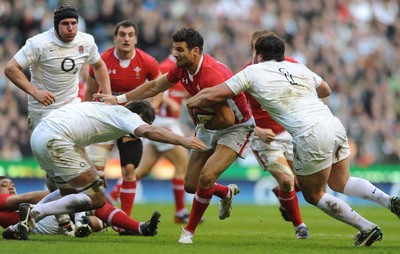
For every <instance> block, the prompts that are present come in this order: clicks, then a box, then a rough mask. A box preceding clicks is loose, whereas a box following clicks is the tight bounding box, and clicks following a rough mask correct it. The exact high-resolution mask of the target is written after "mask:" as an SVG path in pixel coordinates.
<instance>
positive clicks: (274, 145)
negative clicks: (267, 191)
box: [251, 131, 293, 171]
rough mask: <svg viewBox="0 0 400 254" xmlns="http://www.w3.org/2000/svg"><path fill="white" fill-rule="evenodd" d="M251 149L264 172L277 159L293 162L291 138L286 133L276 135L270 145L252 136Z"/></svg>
mask: <svg viewBox="0 0 400 254" xmlns="http://www.w3.org/2000/svg"><path fill="white" fill-rule="evenodd" d="M251 149H252V150H253V152H254V155H255V157H256V158H257V160H258V163H259V164H260V166H261V167H262V168H263V169H264V171H265V170H268V167H269V166H270V165H271V163H273V162H274V161H276V160H277V159H278V158H279V157H282V158H285V159H286V160H288V161H293V144H292V136H291V135H290V134H289V132H287V131H283V132H281V133H279V134H278V135H276V136H275V139H274V140H273V141H272V142H271V143H265V142H264V141H263V140H262V139H260V138H259V137H257V136H254V138H253V140H252V141H251Z"/></svg>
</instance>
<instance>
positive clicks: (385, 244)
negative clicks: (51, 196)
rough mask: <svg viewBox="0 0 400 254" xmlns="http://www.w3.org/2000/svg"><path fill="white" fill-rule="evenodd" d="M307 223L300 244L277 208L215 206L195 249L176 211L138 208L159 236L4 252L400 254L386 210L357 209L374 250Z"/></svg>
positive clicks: (53, 241)
mask: <svg viewBox="0 0 400 254" xmlns="http://www.w3.org/2000/svg"><path fill="white" fill-rule="evenodd" d="M301 209H302V214H303V220H304V222H305V223H306V224H307V226H308V228H309V231H310V237H311V238H310V239H308V240H297V239H295V237H294V230H293V227H292V225H291V223H288V222H285V221H284V220H283V219H282V218H281V216H280V214H279V211H278V209H277V207H276V206H255V205H234V207H233V210H232V214H231V217H230V218H228V219H226V220H224V221H220V220H219V219H218V213H217V207H216V206H215V205H211V206H210V207H209V208H208V210H207V212H206V214H205V216H204V218H205V222H204V223H203V224H201V225H199V226H198V228H197V230H196V236H195V238H194V239H193V240H194V244H192V245H180V244H178V238H179V235H180V233H181V225H177V224H175V223H174V222H173V210H174V209H173V206H172V205H166V204H151V205H136V206H135V207H134V210H133V216H134V217H135V218H136V219H138V220H142V221H143V220H147V219H148V218H149V217H150V215H151V213H152V212H153V211H154V210H158V211H160V213H161V215H162V216H161V223H160V224H159V230H158V235H157V236H156V237H154V238H153V237H140V236H118V235H117V234H116V233H115V232H114V231H113V230H112V229H110V228H109V229H108V231H107V232H105V233H93V234H92V235H90V236H89V237H88V238H84V239H79V238H69V237H64V236H59V235H30V240H29V241H11V240H9V241H6V240H4V239H1V240H0V241H1V243H0V246H1V247H0V248H1V253H29V254H32V253H40V254H43V253H49V254H50V253H51V254H54V253H56V254H63V253H68V254H71V253H74V254H75V253H85V254H87V253H96V254H102V253H105V254H110V253H118V254H125V253H132V254H142V253H154V254H155V253H162V254H167V253H185V254H186V253H187V254H196V253H202V254H203V253H204V254H212V253H229V254H236V253H238V254H239V253H240V254H242V253H246V254H247V253H251V254H253V253H263V254H266V253H291V254H294V253H307V254H312V253H318V254H320V253H323V254H325V253H335V254H341V253H399V247H400V241H399V239H400V236H399V234H398V231H399V230H398V228H399V225H400V224H399V220H398V219H397V218H396V216H395V215H394V214H391V213H390V212H389V211H388V210H386V209H384V208H382V207H376V206H371V207H355V209H356V210H357V211H358V212H359V213H360V214H362V215H363V216H365V217H366V218H367V219H368V220H370V221H373V222H374V223H376V224H378V225H379V226H380V228H381V229H382V231H383V233H384V236H383V240H382V241H381V242H376V243H375V244H374V245H373V246H371V247H368V248H366V247H360V248H356V247H353V246H352V244H353V240H352V237H353V235H354V234H355V233H356V231H357V230H355V229H354V228H352V227H350V226H347V225H345V224H343V223H340V222H339V221H336V220H334V219H332V218H331V217H329V216H328V215H326V214H324V213H322V212H321V211H320V210H319V209H317V208H315V207H312V206H302V207H301Z"/></svg>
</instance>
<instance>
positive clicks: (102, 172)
mask: <svg viewBox="0 0 400 254" xmlns="http://www.w3.org/2000/svg"><path fill="white" fill-rule="evenodd" d="M97 172H98V173H99V176H100V178H101V179H102V180H103V181H104V185H103V186H104V188H107V187H108V184H107V178H106V173H105V172H104V171H102V170H98V171H97Z"/></svg>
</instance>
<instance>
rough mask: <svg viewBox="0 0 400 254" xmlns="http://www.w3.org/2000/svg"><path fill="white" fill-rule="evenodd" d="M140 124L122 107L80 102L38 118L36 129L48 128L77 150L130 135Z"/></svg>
mask: <svg viewBox="0 0 400 254" xmlns="http://www.w3.org/2000/svg"><path fill="white" fill-rule="evenodd" d="M144 124H147V123H146V122H144V121H143V120H142V118H141V117H140V116H139V115H138V114H136V113H133V112H131V111H130V110H129V109H127V108H126V107H124V106H120V105H110V104H106V103H101V102H82V103H72V104H68V105H66V106H64V107H62V108H59V109H57V110H54V111H52V112H51V113H50V114H49V115H47V116H46V117H45V118H43V119H42V121H41V123H40V124H39V126H45V127H48V128H50V129H51V130H53V131H54V132H56V133H57V134H59V135H61V136H65V138H66V139H69V140H71V141H72V142H74V143H75V145H76V146H77V147H84V146H87V145H90V144H94V143H99V142H104V141H107V140H112V139H116V138H119V137H122V136H124V135H126V134H133V132H134V131H135V130H136V128H138V127H139V126H141V125H144ZM39 126H38V127H39ZM36 129H38V130H40V128H36ZM36 129H35V130H36Z"/></svg>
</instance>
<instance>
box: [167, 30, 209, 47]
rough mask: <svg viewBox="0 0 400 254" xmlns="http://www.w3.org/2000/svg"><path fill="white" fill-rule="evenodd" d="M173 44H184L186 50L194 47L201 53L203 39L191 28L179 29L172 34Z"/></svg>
mask: <svg viewBox="0 0 400 254" xmlns="http://www.w3.org/2000/svg"><path fill="white" fill-rule="evenodd" d="M172 41H173V42H186V44H187V46H188V49H189V50H191V49H193V48H195V47H198V48H199V49H200V53H201V52H203V44H204V39H203V37H202V36H201V35H200V33H199V32H198V31H196V30H194V29H193V28H181V29H179V30H177V31H175V32H174V33H173V34H172Z"/></svg>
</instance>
